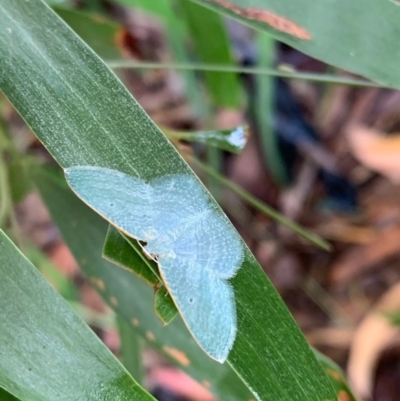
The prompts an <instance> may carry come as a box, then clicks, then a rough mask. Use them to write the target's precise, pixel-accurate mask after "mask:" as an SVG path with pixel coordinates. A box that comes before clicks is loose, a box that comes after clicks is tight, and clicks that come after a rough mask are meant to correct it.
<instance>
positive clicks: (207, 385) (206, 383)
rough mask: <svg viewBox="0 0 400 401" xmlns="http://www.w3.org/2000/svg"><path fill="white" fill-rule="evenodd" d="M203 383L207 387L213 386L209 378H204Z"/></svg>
mask: <svg viewBox="0 0 400 401" xmlns="http://www.w3.org/2000/svg"><path fill="white" fill-rule="evenodd" d="M201 384H202V385H203V386H204V387H205V388H211V383H210V382H209V381H208V380H203V381H202V382H201Z"/></svg>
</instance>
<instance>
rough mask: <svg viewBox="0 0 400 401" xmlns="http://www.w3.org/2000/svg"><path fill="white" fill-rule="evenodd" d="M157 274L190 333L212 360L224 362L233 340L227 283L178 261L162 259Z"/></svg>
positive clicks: (231, 301)
mask: <svg viewBox="0 0 400 401" xmlns="http://www.w3.org/2000/svg"><path fill="white" fill-rule="evenodd" d="M159 264H160V272H161V275H162V277H163V280H164V283H165V284H166V286H167V288H168V291H169V292H170V294H171V296H172V298H173V300H174V301H175V304H176V306H177V307H178V309H179V311H180V312H181V315H182V317H183V320H184V321H185V323H186V326H187V327H188V329H189V331H190V332H191V333H192V335H193V337H194V338H195V340H196V341H197V343H198V344H199V345H200V347H201V348H202V349H203V350H204V351H205V352H206V353H207V354H208V355H209V356H211V357H212V358H213V359H215V360H217V361H219V362H221V363H222V362H224V361H225V360H226V358H227V357H228V354H229V351H230V350H231V348H232V346H233V342H234V340H235V336H236V310H235V301H234V294H233V289H232V287H231V285H230V284H229V282H227V281H226V280H222V279H219V278H218V277H216V276H215V275H214V274H213V272H211V271H209V270H207V269H202V268H201V267H199V266H196V265H193V264H190V262H188V261H185V260H179V259H178V258H175V259H172V258H161V259H160V260H159Z"/></svg>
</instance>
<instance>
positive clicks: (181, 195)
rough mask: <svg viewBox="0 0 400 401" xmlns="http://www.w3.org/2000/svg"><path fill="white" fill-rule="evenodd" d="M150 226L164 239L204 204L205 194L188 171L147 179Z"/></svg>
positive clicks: (201, 208)
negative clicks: (186, 172) (181, 173)
mask: <svg viewBox="0 0 400 401" xmlns="http://www.w3.org/2000/svg"><path fill="white" fill-rule="evenodd" d="M151 186H152V190H153V196H152V210H153V216H152V217H153V227H154V228H155V230H156V231H157V233H159V235H160V236H161V237H163V240H166V241H168V240H169V239H171V237H173V236H174V235H173V233H174V231H176V230H178V231H179V230H180V227H181V226H182V225H184V224H185V222H186V221H187V220H188V219H191V218H192V217H193V216H196V215H198V214H199V213H201V212H202V211H204V210H205V209H206V208H209V206H208V204H207V196H206V194H205V191H204V190H203V189H202V188H201V185H199V182H198V180H196V178H194V177H192V176H190V175H169V176H165V177H161V178H158V179H156V180H154V181H152V182H151Z"/></svg>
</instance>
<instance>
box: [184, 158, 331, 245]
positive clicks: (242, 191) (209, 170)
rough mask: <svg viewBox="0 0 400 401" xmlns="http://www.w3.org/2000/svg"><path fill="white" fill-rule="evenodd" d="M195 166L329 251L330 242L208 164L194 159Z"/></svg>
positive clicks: (262, 210)
mask: <svg viewBox="0 0 400 401" xmlns="http://www.w3.org/2000/svg"><path fill="white" fill-rule="evenodd" d="M191 160H192V162H193V164H195V165H196V166H198V167H199V168H201V169H202V170H203V171H204V172H206V173H207V174H209V175H211V176H212V177H214V178H215V179H216V180H218V181H220V182H221V183H222V184H223V185H225V186H226V187H227V188H229V189H230V190H232V191H233V192H235V193H236V194H237V195H238V196H240V197H241V198H242V199H244V200H245V201H246V202H248V203H249V204H250V205H252V206H253V207H255V208H256V209H258V210H259V211H260V212H262V213H264V214H266V215H267V216H269V217H271V218H272V219H274V220H275V221H277V222H279V223H281V224H283V225H284V226H286V227H287V228H289V229H290V230H292V231H293V232H295V233H296V234H298V235H300V236H301V237H303V238H305V239H306V240H308V241H310V242H311V243H313V244H314V245H316V246H318V247H320V248H322V249H325V250H326V251H329V250H330V248H331V245H330V244H329V242H327V241H325V240H324V239H322V238H321V237H319V236H318V235H316V234H313V233H311V232H309V231H307V230H306V229H304V228H302V227H301V226H300V225H298V224H296V223H295V222H294V221H292V220H290V219H288V218H287V217H285V216H284V215H282V214H280V213H279V212H277V211H276V210H274V209H273V208H272V207H270V206H268V205H267V204H266V203H264V202H262V201H260V200H259V199H257V198H255V197H254V196H253V195H251V194H250V193H249V192H247V191H246V190H245V189H243V188H241V187H240V186H239V185H237V184H235V183H234V182H233V181H231V180H229V179H228V178H225V177H223V176H222V175H220V174H218V173H217V172H216V171H215V170H214V169H213V168H211V167H210V166H207V165H206V164H204V163H202V162H201V161H200V160H198V159H195V158H192V159H191Z"/></svg>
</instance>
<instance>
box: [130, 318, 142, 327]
mask: <svg viewBox="0 0 400 401" xmlns="http://www.w3.org/2000/svg"><path fill="white" fill-rule="evenodd" d="M131 323H132V325H133V326H135V327H138V326H139V323H140V322H139V319H136V318H135V317H134V318H133V319H131Z"/></svg>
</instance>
